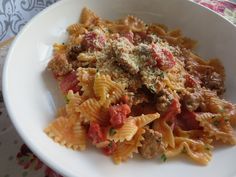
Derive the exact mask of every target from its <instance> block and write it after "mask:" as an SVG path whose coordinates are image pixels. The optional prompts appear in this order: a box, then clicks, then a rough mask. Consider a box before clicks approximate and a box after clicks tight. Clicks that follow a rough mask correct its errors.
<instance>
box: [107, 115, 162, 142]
mask: <svg viewBox="0 0 236 177" xmlns="http://www.w3.org/2000/svg"><path fill="white" fill-rule="evenodd" d="M159 117H160V115H159V114H158V113H154V114H146V115H141V116H136V117H132V116H130V117H128V118H127V120H126V121H125V122H124V125H123V126H122V127H121V128H119V129H116V133H115V134H114V135H112V136H109V137H108V138H109V139H110V140H113V141H115V142H118V141H119V142H123V141H125V140H126V141H130V140H131V139H132V138H133V136H134V135H135V134H136V132H137V130H138V129H140V128H142V127H144V126H145V125H147V124H149V123H151V122H152V121H154V120H155V119H158V118H159Z"/></svg>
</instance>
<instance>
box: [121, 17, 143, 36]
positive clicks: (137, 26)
mask: <svg viewBox="0 0 236 177" xmlns="http://www.w3.org/2000/svg"><path fill="white" fill-rule="evenodd" d="M120 23H121V24H124V25H126V26H128V27H129V29H130V30H131V31H134V32H141V31H145V23H144V22H143V21H142V20H140V19H139V18H137V17H134V16H132V15H128V16H127V17H126V18H124V19H123V20H121V21H120Z"/></svg>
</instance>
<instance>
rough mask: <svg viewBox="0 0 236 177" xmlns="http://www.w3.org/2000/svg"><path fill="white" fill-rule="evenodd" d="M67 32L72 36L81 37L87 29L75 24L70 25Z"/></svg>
mask: <svg viewBox="0 0 236 177" xmlns="http://www.w3.org/2000/svg"><path fill="white" fill-rule="evenodd" d="M67 31H68V33H69V34H70V35H81V34H84V33H86V32H87V29H86V28H85V26H84V25H82V24H79V23H75V24H72V25H70V26H69V27H68V28H67Z"/></svg>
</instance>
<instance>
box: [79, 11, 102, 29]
mask: <svg viewBox="0 0 236 177" xmlns="http://www.w3.org/2000/svg"><path fill="white" fill-rule="evenodd" d="M99 20H100V18H99V17H98V16H97V15H96V14H95V13H94V12H93V11H91V10H90V9H88V8H86V7H85V8H83V10H82V13H81V15H80V23H81V24H83V25H84V26H86V27H89V26H92V25H95V24H96V23H97V22H98V21H99Z"/></svg>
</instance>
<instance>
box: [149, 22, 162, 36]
mask: <svg viewBox="0 0 236 177" xmlns="http://www.w3.org/2000/svg"><path fill="white" fill-rule="evenodd" d="M147 30H148V32H149V33H154V34H156V35H157V36H165V35H166V31H165V30H164V29H163V28H162V27H161V26H159V25H158V24H151V25H149V26H148V29H147Z"/></svg>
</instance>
